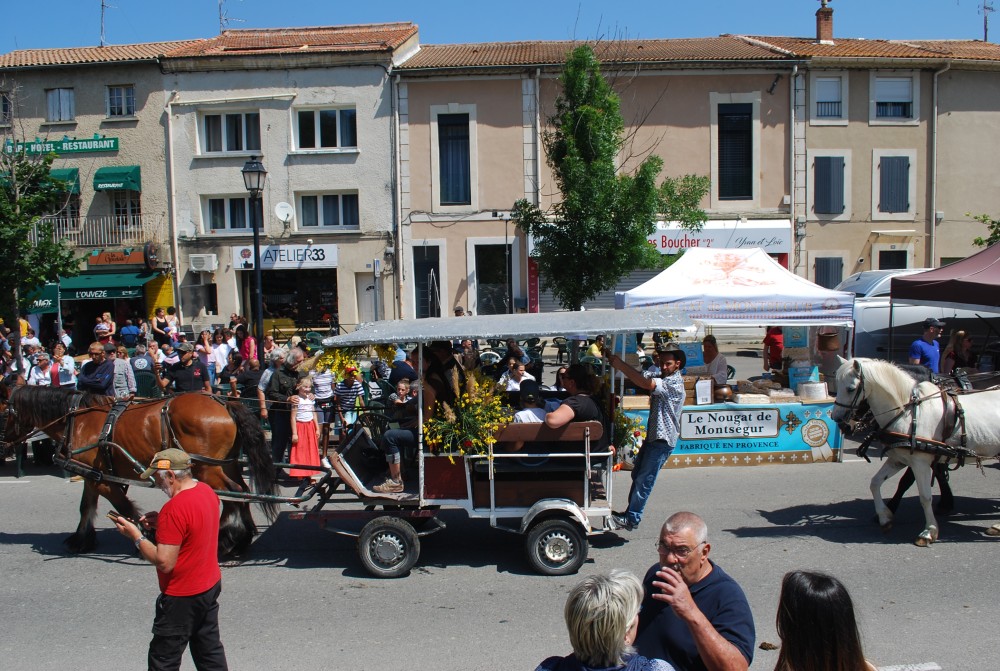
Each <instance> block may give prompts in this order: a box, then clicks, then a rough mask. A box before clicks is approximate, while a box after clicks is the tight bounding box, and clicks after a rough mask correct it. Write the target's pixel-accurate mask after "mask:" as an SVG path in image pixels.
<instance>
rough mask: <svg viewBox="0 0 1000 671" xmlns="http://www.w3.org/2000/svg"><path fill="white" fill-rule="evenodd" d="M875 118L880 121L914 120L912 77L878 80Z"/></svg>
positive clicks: (876, 82)
mask: <svg viewBox="0 0 1000 671" xmlns="http://www.w3.org/2000/svg"><path fill="white" fill-rule="evenodd" d="M875 116H876V118H880V119H885V118H888V119H912V118H913V79H911V78H910V77H878V78H876V79H875Z"/></svg>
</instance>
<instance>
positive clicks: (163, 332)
mask: <svg viewBox="0 0 1000 671" xmlns="http://www.w3.org/2000/svg"><path fill="white" fill-rule="evenodd" d="M168 326H170V323H169V322H168V321H167V311H166V310H164V309H163V308H156V315H155V316H154V317H153V340H155V341H156V342H157V343H159V344H160V345H161V346H162V345H166V344H167V343H168V342H170V334H168V333H167V327H168Z"/></svg>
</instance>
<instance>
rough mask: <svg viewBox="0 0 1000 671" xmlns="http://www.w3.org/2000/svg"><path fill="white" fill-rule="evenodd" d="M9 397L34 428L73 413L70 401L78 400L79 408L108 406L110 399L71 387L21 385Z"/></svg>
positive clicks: (19, 412) (24, 418)
mask: <svg viewBox="0 0 1000 671" xmlns="http://www.w3.org/2000/svg"><path fill="white" fill-rule="evenodd" d="M16 392H17V393H14V394H13V395H12V396H11V399H10V403H11V404H12V405H13V406H14V408H15V410H17V412H18V414H19V415H20V416H21V417H22V418H23V421H24V422H30V423H31V424H33V425H34V426H44V425H45V424H48V423H49V422H54V421H56V420H58V419H61V418H63V417H65V416H66V415H68V414H70V412H72V411H73V407H72V400H73V398H74V397H79V398H80V403H79V404H78V406H77V407H79V408H99V407H103V406H110V405H111V399H109V398H108V397H107V396H102V395H100V394H91V393H90V392H86V391H77V390H76V389H73V388H72V387H41V386H28V385H22V386H20V387H18V388H17V390H16Z"/></svg>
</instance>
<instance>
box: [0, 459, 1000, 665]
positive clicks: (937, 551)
mask: <svg viewBox="0 0 1000 671" xmlns="http://www.w3.org/2000/svg"><path fill="white" fill-rule="evenodd" d="M876 468H877V464H874V463H873V464H868V463H865V462H864V461H859V460H857V459H855V458H851V457H849V458H848V459H847V461H846V462H845V463H840V464H810V465H796V466H761V467H725V468H723V467H716V468H697V469H685V470H671V471H664V472H663V473H662V474H661V477H660V480H659V482H658V484H657V487H656V489H655V490H654V493H653V496H652V499H651V503H650V505H649V507H648V508H647V512H646V519H645V520H644V522H643V524H642V525H641V527H640V528H639V529H638V530H636V531H633V532H620V535H611V534H607V535H603V536H598V537H595V538H593V539H592V545H591V549H590V558H589V559H588V562H587V563H586V564H585V566H584V568H583V570H582V571H581V575H586V574H589V573H594V572H598V571H607V570H610V569H612V568H626V569H630V570H632V571H635V572H637V573H639V574H641V573H642V572H643V571H644V570H645V569H646V568H647V567H648V566H650V565H651V563H652V562H654V561H655V560H656V553H655V551H654V548H653V544H654V541H655V539H656V537H657V532H658V527H659V525H660V524H661V523H662V521H663V520H664V519H665V518H666V517H667V516H668V515H669V514H670V513H672V512H675V511H677V510H681V509H689V510H694V511H697V512H698V513H700V514H701V515H703V516H704V517H705V519H706V520H707V522H708V524H709V528H710V540H711V542H712V552H711V556H712V558H713V559H715V560H716V561H717V562H718V563H719V564H720V565H721V566H723V567H724V568H725V570H726V571H728V572H729V573H730V574H731V575H733V576H734V577H735V578H736V579H737V580H738V581H739V582H740V583H741V584H742V585H743V587H744V589H745V590H746V592H747V595H748V597H749V600H750V603H751V605H752V608H753V612H754V617H755V620H756V626H757V644H758V645H759V644H760V643H761V642H764V641H766V642H770V643H778V642H779V640H778V638H777V635H776V633H775V629H774V613H775V607H776V603H777V597H778V590H779V586H780V581H781V577H782V575H783V574H784V573H785V572H786V571H788V570H791V569H796V568H809V569H818V570H824V571H829V572H832V573H834V574H836V575H837V576H839V577H840V578H841V579H843V580H844V581H845V583H846V584H847V585H848V587H849V588H850V589H851V591H852V593H853V596H854V599H855V603H856V605H857V610H858V612H859V618H860V623H861V628H862V631H863V636H864V641H865V648H866V653H867V655H868V656H869V657H870V658H871V659H872V660H874V661H875V662H876V663H877V664H879V665H880V666H887V665H897V664H904V663H910V664H928V663H931V662H933V663H935V664H937V665H939V666H940V667H941V668H942V669H945V670H957V669H962V670H965V671H977V670H982V671H987V670H992V669H995V668H996V663H995V661H994V659H995V658H994V657H993V653H991V652H990V650H991V649H992V645H991V642H992V640H993V638H994V635H995V631H996V594H997V593H998V587H1000V585H998V582H1000V578H998V576H997V573H996V571H995V566H996V557H995V555H996V553H997V552H1000V547H997V544H998V543H1000V539H996V538H992V537H988V536H986V535H985V534H984V533H983V529H984V528H985V527H987V526H988V525H989V524H991V523H992V522H995V521H997V520H1000V499H998V498H997V495H998V487H997V484H998V475H1000V474H998V469H997V466H996V464H995V462H991V463H989V464H987V466H986V468H985V469H983V470H979V469H977V468H976V467H975V466H967V467H965V468H963V469H961V470H960V471H958V472H956V473H955V474H954V475H953V478H952V482H953V487H954V490H955V493H956V501H957V510H958V512H957V514H955V515H954V516H953V517H952V518H950V519H948V520H946V521H944V522H943V524H942V527H941V540H940V541H939V542H938V543H936V544H934V545H933V546H932V547H931V548H928V549H922V548H917V547H915V546H914V545H912V543H911V541H912V540H913V538H914V537H915V536H916V534H917V533H918V532H919V531H920V529H921V528H922V514H921V513H920V509H919V506H918V505H917V502H916V499H915V498H913V497H911V498H909V499H907V500H905V501H904V503H903V506H902V508H901V511H900V515H899V517H898V520H897V525H896V528H895V529H894V530H893V532H892V533H891V534H890V535H888V536H884V535H882V533H881V532H880V531H879V530H878V528H877V527H876V526H875V525H874V524H873V521H872V512H873V511H872V504H871V501H870V497H869V495H868V480H869V478H870V477H871V475H872V474H873V473H874V471H875V470H876ZM27 471H28V474H27V477H25V478H22V479H19V480H18V479H15V478H14V477H13V469H12V467H11V464H10V463H8V464H7V465H6V467H5V468H4V469H3V470H0V510H2V511H3V512H2V517H3V523H2V529H0V575H2V576H3V580H2V582H0V612H2V613H3V614H4V625H3V635H2V636H0V660H2V662H0V666H2V668H4V669H14V670H17V669H43V668H44V669H65V668H74V669H82V670H84V671H86V670H88V669H107V668H112V669H138V668H144V663H145V651H146V645H147V642H148V638H149V630H150V624H151V622H152V615H153V600H154V598H155V597H156V593H157V589H156V579H155V575H154V570H153V568H152V567H151V566H149V565H148V564H145V563H143V562H141V561H140V560H139V559H138V558H137V557H136V555H135V554H134V552H133V549H132V546H131V544H129V543H128V542H127V541H126V540H125V539H123V538H121V537H120V536H119V535H118V534H117V533H116V532H115V531H114V530H113V529H112V527H111V523H110V522H109V521H107V520H105V519H104V517H103V513H104V512H106V511H107V509H108V507H109V506H108V504H107V503H106V502H103V501H102V503H101V506H100V512H101V516H100V517H99V519H98V527H99V531H98V541H99V544H100V547H99V550H98V552H97V553H96V554H92V555H84V556H71V555H67V554H66V553H65V552H64V550H63V547H62V540H63V539H64V538H65V537H66V536H67V535H68V534H69V533H70V532H71V531H72V530H73V528H74V527H75V525H76V522H77V513H76V511H77V507H78V503H79V496H80V489H81V485H80V484H79V483H73V482H69V481H68V480H65V479H63V478H62V477H61V474H60V473H59V472H57V471H54V470H52V469H44V468H39V467H34V466H31V465H29V466H28V468H27ZM628 477H629V475H628V473H625V472H623V473H619V474H617V476H616V480H615V494H614V496H615V500H616V501H617V502H621V500H622V498H623V497H624V494H625V491H626V489H627V485H628ZM134 494H135V497H136V499H137V500H138V501H139V502H140V504H141V505H143V506H145V507H146V508H155V507H158V506H159V505H161V504H162V502H163V498H162V494H161V493H160V492H159V491H158V490H140V491H136V492H134ZM285 510H291V509H290V508H286V509H285ZM255 514H256V513H255ZM256 516H257V517H258V519H260V520H263V518H262V516H261V515H259V514H256ZM442 518H443V519H444V521H446V522H447V524H448V526H447V529H445V530H444V531H442V532H440V533H438V534H436V535H433V536H429V537H426V538H425V539H423V549H422V554H421V558H420V561H419V562H418V564H417V566H416V568H415V569H414V570H413V571H412V572H411V573H410V575H409V576H407V577H405V578H401V579H398V580H376V579H373V578H369V577H368V576H367V574H365V573H364V572H363V570H362V568H361V565H360V562H359V560H358V557H357V554H356V551H355V543H354V541H353V539H350V538H345V537H341V536H337V535H334V534H332V533H329V532H326V531H322V530H320V529H318V528H317V527H316V526H315V525H314V524H312V523H310V522H304V521H293V520H290V519H288V516H287V513H283V514H282V515H281V517H280V518H279V519H278V521H277V522H276V523H275V524H273V525H270V526H268V525H267V524H266V523H265V522H263V521H262V523H261V530H262V533H261V535H260V536H259V537H258V538H257V540H256V542H255V543H254V546H253V550H252V554H251V555H250V556H249V557H248V558H247V559H246V560H245V561H243V562H240V563H235V562H234V563H230V564H227V565H225V566H224V568H223V584H224V593H223V596H222V614H221V621H222V632H223V640H224V642H225V644H226V649H227V652H228V656H229V661H230V668H232V669H288V670H294V669H302V668H310V667H315V666H319V667H320V668H350V669H358V670H364V669H370V670H372V671H374V670H376V669H378V670H390V671H391V670H394V669H435V670H449V669H455V670H458V669H462V670H468V669H532V668H534V666H535V665H536V664H537V663H538V662H539V661H540V660H541V659H543V658H545V657H547V656H549V655H552V654H566V653H567V652H568V651H569V644H568V640H567V637H566V633H565V627H564V624H563V619H562V607H563V603H564V600H565V596H566V593H567V590H568V589H569V588H570V587H571V586H572V585H573V584H574V582H575V581H576V580H577V579H578V577H573V576H570V577H544V576H539V575H534V574H533V573H531V571H530V569H529V568H528V565H527V563H526V560H525V558H524V547H523V539H522V538H521V537H519V536H517V535H513V534H510V533H507V532H503V531H498V530H495V529H491V528H490V527H489V524H488V523H487V522H486V521H483V520H470V519H468V518H467V517H466V516H465V515H464V513H461V512H460V511H443V513H442ZM776 659H777V653H776V652H775V651H765V650H759V649H758V650H756V657H755V659H754V662H753V665H752V668H753V669H772V668H773V667H774V663H775V661H776ZM184 668H185V669H190V668H193V664H192V663H191V661H190V659H189V658H188V659H187V660H186V661H185V666H184ZM924 668H934V667H932V666H925V667H924Z"/></svg>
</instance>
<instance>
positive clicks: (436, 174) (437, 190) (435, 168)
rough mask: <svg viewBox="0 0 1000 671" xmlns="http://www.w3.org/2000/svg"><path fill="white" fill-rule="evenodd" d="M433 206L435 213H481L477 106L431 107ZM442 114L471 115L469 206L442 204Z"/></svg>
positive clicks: (451, 104) (457, 104) (452, 105)
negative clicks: (439, 136) (440, 139)
mask: <svg viewBox="0 0 1000 671" xmlns="http://www.w3.org/2000/svg"><path fill="white" fill-rule="evenodd" d="M430 111H431V206H432V207H433V210H434V212H477V211H479V145H478V142H477V140H476V135H477V132H476V106H475V105H463V104H459V103H448V104H447V105H431V110H430ZM441 114H468V115H469V184H470V187H469V191H470V198H469V201H470V202H469V204H468V205H442V204H441V175H440V172H441V157H440V156H439V155H438V116H439V115H441Z"/></svg>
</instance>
